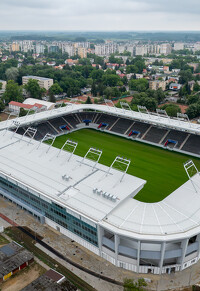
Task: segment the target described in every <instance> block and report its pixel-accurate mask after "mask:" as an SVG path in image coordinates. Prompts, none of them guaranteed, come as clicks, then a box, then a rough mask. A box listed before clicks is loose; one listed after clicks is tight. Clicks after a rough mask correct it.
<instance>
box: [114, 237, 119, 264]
mask: <svg viewBox="0 0 200 291" xmlns="http://www.w3.org/2000/svg"><path fill="white" fill-rule="evenodd" d="M118 248H119V236H118V234H115V265H116V266H117V259H118Z"/></svg>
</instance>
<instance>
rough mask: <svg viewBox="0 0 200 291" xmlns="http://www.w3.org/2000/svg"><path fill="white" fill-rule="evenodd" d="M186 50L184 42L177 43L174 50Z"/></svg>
mask: <svg viewBox="0 0 200 291" xmlns="http://www.w3.org/2000/svg"><path fill="white" fill-rule="evenodd" d="M183 49H184V43H183V42H175V43H174V50H175V51H179V50H183Z"/></svg>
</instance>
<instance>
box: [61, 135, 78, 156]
mask: <svg viewBox="0 0 200 291" xmlns="http://www.w3.org/2000/svg"><path fill="white" fill-rule="evenodd" d="M77 145H78V143H77V142H75V141H72V140H70V139H68V140H66V141H65V143H64V144H63V146H62V147H61V148H60V150H59V152H58V154H57V157H58V156H59V155H60V153H61V151H62V150H63V149H64V147H65V146H68V147H71V148H72V149H73V150H72V151H69V150H66V151H68V152H69V153H71V154H70V156H69V158H68V160H67V161H69V160H70V159H71V157H72V156H73V154H74V152H75V150H76V148H77Z"/></svg>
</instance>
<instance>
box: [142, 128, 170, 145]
mask: <svg viewBox="0 0 200 291" xmlns="http://www.w3.org/2000/svg"><path fill="white" fill-rule="evenodd" d="M166 133H167V129H164V128H159V127H155V126H152V127H151V128H150V130H149V131H148V132H147V134H146V135H145V136H144V140H148V141H151V142H154V143H159V142H160V141H161V139H162V138H163V137H164V135H165V134H166Z"/></svg>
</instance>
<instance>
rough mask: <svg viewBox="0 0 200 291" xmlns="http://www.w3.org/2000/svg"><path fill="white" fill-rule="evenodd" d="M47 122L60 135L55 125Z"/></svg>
mask: <svg viewBox="0 0 200 291" xmlns="http://www.w3.org/2000/svg"><path fill="white" fill-rule="evenodd" d="M47 122H48V124H49V125H50V126H51V127H52V128H53V129H54V130H55V132H57V133H59V131H58V130H57V129H56V128H55V126H53V124H51V122H50V121H49V120H48V121H47Z"/></svg>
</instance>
